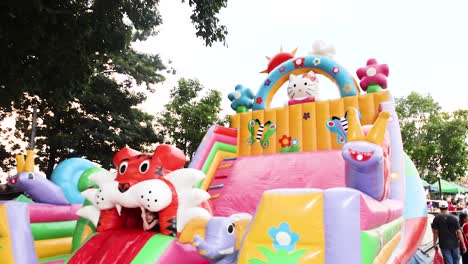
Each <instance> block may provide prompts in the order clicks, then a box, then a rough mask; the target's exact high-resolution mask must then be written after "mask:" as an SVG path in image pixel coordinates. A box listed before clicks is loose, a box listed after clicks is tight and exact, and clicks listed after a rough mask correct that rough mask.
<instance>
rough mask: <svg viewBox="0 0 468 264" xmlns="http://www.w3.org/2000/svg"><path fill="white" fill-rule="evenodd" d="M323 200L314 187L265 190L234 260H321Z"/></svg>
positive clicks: (323, 258)
mask: <svg viewBox="0 0 468 264" xmlns="http://www.w3.org/2000/svg"><path fill="white" fill-rule="evenodd" d="M323 204H324V201H323V192H322V191H321V190H318V189H277V190H270V191H266V192H265V193H264V194H263V197H262V200H261V201H260V205H259V207H258V208H257V213H256V215H255V217H254V219H253V220H252V223H251V226H250V230H248V231H247V235H246V237H245V239H244V242H243V245H242V249H241V252H240V255H239V261H238V263H242V264H247V263H249V262H251V261H253V259H257V260H259V261H264V262H265V263H272V262H274V263H288V264H295V263H304V264H306V263H307V264H309V263H324V262H325V231H324V230H325V226H324V215H323ZM259 261H257V262H259ZM259 263H260V262H259Z"/></svg>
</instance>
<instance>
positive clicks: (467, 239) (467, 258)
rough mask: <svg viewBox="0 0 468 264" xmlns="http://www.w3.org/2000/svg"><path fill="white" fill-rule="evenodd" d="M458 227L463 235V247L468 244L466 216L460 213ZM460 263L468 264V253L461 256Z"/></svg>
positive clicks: (467, 216) (467, 220)
mask: <svg viewBox="0 0 468 264" xmlns="http://www.w3.org/2000/svg"><path fill="white" fill-rule="evenodd" d="M459 218H460V226H461V230H462V233H463V237H464V241H465V245H467V242H468V236H467V235H468V215H467V214H466V213H461V214H460V216H459ZM467 246H468V245H467ZM462 262H463V264H468V252H465V253H463V254H462Z"/></svg>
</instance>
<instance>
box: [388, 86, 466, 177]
mask: <svg viewBox="0 0 468 264" xmlns="http://www.w3.org/2000/svg"><path fill="white" fill-rule="evenodd" d="M396 102H397V108H396V110H397V112H398V116H399V119H400V127H401V133H402V138H403V146H404V149H405V151H406V153H408V155H409V156H410V157H411V158H412V160H413V161H414V163H415V165H416V167H417V168H418V170H419V171H420V173H421V174H422V176H423V177H425V178H426V179H427V180H428V181H430V182H434V181H436V180H437V176H441V177H442V178H443V179H446V180H450V181H453V180H457V179H458V178H460V177H463V176H465V175H466V173H467V171H468V143H467V140H468V110H458V111H455V112H453V113H446V112H441V111H440V110H441V107H440V106H439V104H438V103H437V102H435V101H434V99H433V98H432V97H431V96H430V95H425V96H423V95H420V94H418V93H415V92H413V93H411V94H410V95H408V96H407V97H402V98H398V99H397V100H396Z"/></svg>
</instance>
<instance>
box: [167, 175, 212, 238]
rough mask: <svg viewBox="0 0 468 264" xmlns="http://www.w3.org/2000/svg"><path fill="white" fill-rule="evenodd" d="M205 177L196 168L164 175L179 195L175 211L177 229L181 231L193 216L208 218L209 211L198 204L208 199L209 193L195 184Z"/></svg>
mask: <svg viewBox="0 0 468 264" xmlns="http://www.w3.org/2000/svg"><path fill="white" fill-rule="evenodd" d="M204 178H205V174H204V173H203V172H202V171H199V170H196V169H190V168H189V169H180V170H176V171H173V172H171V173H169V174H167V175H166V179H168V180H169V181H170V182H171V183H172V184H173V185H174V187H175V188H176V192H177V196H178V197H179V209H178V211H177V231H178V232H181V231H182V229H183V228H184V227H185V225H186V224H187V223H188V222H189V221H190V220H192V219H194V218H206V219H208V218H210V217H211V215H210V213H209V212H208V211H207V210H206V209H204V208H202V207H199V205H200V204H201V203H202V202H204V201H206V200H208V199H209V198H210V195H209V194H208V193H207V192H206V191H204V190H202V189H198V188H194V186H195V184H197V183H198V182H199V181H201V180H203V179H204Z"/></svg>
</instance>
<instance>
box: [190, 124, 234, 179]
mask: <svg viewBox="0 0 468 264" xmlns="http://www.w3.org/2000/svg"><path fill="white" fill-rule="evenodd" d="M206 140H208V142H207V144H206V147H205V148H203V149H201V150H198V151H201V154H200V155H201V156H200V158H199V159H198V161H197V163H195V165H194V167H193V168H194V169H198V170H201V169H202V167H203V164H205V161H206V158H207V157H208V155H209V154H210V151H211V149H212V148H213V145H214V144H215V143H216V142H221V143H226V144H229V145H236V144H237V137H231V136H227V135H222V134H218V133H214V134H213V136H212V137H211V138H208V139H206Z"/></svg>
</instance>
